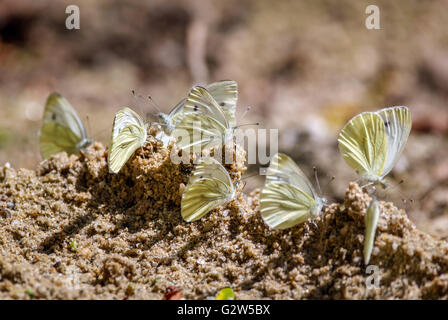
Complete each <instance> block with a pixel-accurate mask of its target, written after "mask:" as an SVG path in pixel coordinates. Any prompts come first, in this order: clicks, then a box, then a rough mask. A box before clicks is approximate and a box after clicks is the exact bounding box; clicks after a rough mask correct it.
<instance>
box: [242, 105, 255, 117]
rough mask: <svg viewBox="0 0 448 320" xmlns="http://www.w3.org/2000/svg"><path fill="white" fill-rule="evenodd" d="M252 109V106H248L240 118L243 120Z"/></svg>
mask: <svg viewBox="0 0 448 320" xmlns="http://www.w3.org/2000/svg"><path fill="white" fill-rule="evenodd" d="M250 109H252V107H251V106H247V108H246V110H245V111H244V112H243V115H242V116H241V118H240V120H243V118H244V117H245V116H246V114H247V113H248V112H249V111H250Z"/></svg>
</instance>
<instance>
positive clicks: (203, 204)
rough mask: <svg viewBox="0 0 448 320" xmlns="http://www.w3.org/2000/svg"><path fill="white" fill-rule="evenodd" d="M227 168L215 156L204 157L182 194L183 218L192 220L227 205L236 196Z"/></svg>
mask: <svg viewBox="0 0 448 320" xmlns="http://www.w3.org/2000/svg"><path fill="white" fill-rule="evenodd" d="M235 191H236V190H235V187H234V185H233V183H232V179H231V178H230V176H229V173H228V172H227V170H226V169H225V168H224V167H223V166H222V165H221V164H220V163H219V162H218V161H216V160H215V159H213V158H202V159H201V160H199V163H198V164H197V165H196V167H195V169H194V171H193V172H192V173H191V176H190V179H189V181H188V184H187V186H186V187H185V191H184V193H183V195H182V201H181V211H182V218H184V220H185V221H188V222H191V221H195V220H198V219H200V218H202V217H203V216H204V215H206V214H207V213H208V212H210V211H211V210H213V209H215V208H217V207H219V206H222V205H225V204H226V203H228V202H229V201H231V200H232V199H233V198H234V196H235Z"/></svg>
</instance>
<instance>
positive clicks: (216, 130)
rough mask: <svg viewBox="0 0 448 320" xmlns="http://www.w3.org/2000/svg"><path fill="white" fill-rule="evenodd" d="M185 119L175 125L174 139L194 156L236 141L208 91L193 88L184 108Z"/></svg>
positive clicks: (224, 117) (197, 87)
mask: <svg viewBox="0 0 448 320" xmlns="http://www.w3.org/2000/svg"><path fill="white" fill-rule="evenodd" d="M182 113H183V116H182V119H181V120H180V121H179V122H178V123H177V124H176V125H175V128H174V131H173V136H174V137H175V138H176V141H177V146H178V147H179V148H180V149H182V150H187V151H189V152H190V153H195V150H197V151H199V152H198V153H200V152H202V151H203V150H205V149H211V148H214V147H217V146H222V145H223V144H225V143H226V142H228V141H230V140H231V139H232V137H233V128H232V127H231V126H230V125H229V122H228V120H227V117H226V115H225V114H224V112H223V111H222V109H221V107H220V106H219V105H218V103H217V102H216V101H215V99H214V98H213V97H212V95H211V94H210V93H209V92H208V91H207V89H205V88H203V87H200V86H196V87H193V88H192V89H191V91H190V93H189V95H188V97H187V99H186V100H185V103H184V105H183V111H182Z"/></svg>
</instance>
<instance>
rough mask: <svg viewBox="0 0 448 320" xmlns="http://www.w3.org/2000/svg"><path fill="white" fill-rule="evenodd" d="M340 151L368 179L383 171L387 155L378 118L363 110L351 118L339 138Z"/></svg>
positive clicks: (348, 162) (382, 128)
mask: <svg viewBox="0 0 448 320" xmlns="http://www.w3.org/2000/svg"><path fill="white" fill-rule="evenodd" d="M338 146H339V151H340V152H341V154H342V156H343V157H344V159H345V161H346V162H347V164H348V165H349V166H350V167H352V168H353V169H355V171H356V172H358V173H359V174H360V175H361V176H362V177H365V178H367V179H368V180H377V179H378V178H379V177H380V176H381V175H382V173H383V171H384V167H385V164H386V157H387V148H388V147H387V135H386V130H385V127H384V123H383V120H382V119H381V117H380V116H379V115H378V114H376V113H374V112H364V113H361V114H359V115H357V116H355V117H354V118H353V119H351V120H350V121H349V122H348V123H347V124H346V125H345V127H344V128H343V129H342V130H341V132H340V134H339V138H338Z"/></svg>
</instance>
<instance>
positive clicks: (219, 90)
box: [206, 80, 238, 128]
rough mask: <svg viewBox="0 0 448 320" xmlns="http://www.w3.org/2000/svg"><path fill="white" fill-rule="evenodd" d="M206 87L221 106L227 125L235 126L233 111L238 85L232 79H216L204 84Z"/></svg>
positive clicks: (234, 110)
mask: <svg viewBox="0 0 448 320" xmlns="http://www.w3.org/2000/svg"><path fill="white" fill-rule="evenodd" d="M206 89H207V91H208V92H210V94H211V95H212V97H213V98H214V99H215V100H216V102H217V103H218V105H219V106H220V107H221V108H222V111H223V112H224V114H225V116H226V119H227V121H228V122H229V126H230V127H231V128H233V127H235V126H236V119H235V112H236V103H237V101H238V85H237V83H236V82H235V81H233V80H223V81H217V82H214V83H212V84H209V85H208V86H206Z"/></svg>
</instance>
